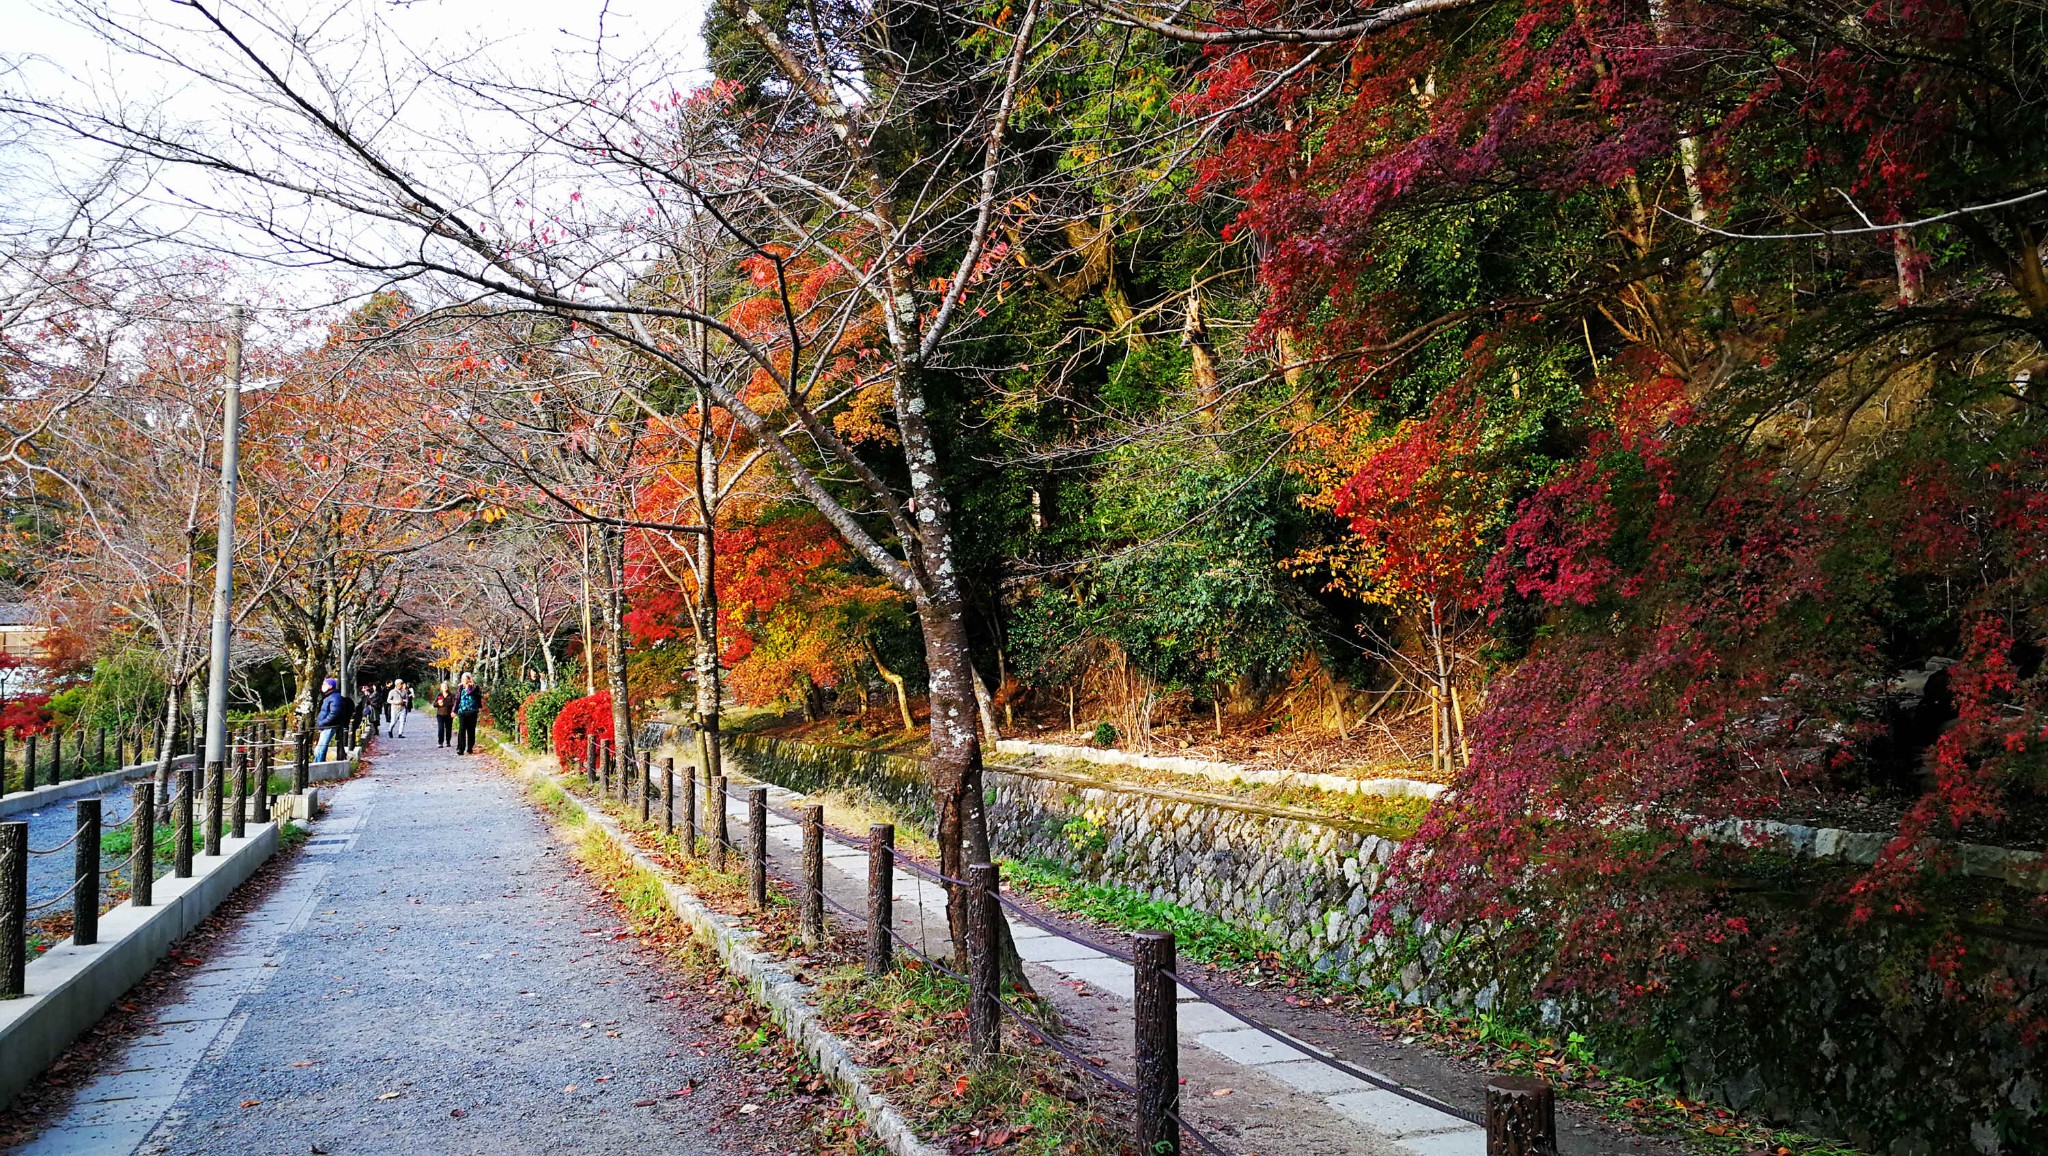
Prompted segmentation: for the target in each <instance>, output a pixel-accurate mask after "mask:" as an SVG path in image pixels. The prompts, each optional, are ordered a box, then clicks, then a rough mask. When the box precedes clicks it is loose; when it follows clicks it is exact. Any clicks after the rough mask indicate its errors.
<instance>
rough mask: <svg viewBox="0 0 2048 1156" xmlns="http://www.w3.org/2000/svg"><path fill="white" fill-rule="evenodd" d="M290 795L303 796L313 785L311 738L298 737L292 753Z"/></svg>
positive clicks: (303, 735) (306, 736)
mask: <svg viewBox="0 0 2048 1156" xmlns="http://www.w3.org/2000/svg"><path fill="white" fill-rule="evenodd" d="M292 759H293V762H292V794H294V795H303V794H305V793H306V791H307V789H308V788H310V787H311V786H312V785H313V736H312V735H309V734H301V735H299V736H298V743H297V747H296V749H294V750H293V751H292Z"/></svg>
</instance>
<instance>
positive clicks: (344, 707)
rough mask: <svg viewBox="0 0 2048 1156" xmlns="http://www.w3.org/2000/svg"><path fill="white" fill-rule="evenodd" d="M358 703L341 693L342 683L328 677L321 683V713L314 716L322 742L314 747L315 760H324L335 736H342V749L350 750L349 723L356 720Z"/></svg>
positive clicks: (314, 722)
mask: <svg viewBox="0 0 2048 1156" xmlns="http://www.w3.org/2000/svg"><path fill="white" fill-rule="evenodd" d="M355 716H356V704H355V703H352V702H350V701H349V698H348V696H347V695H345V694H343V693H341V684H340V683H338V682H336V681H335V680H333V679H331V678H330V679H328V680H327V681H326V682H323V683H321V684H320V713H318V714H316V715H314V716H313V725H314V726H316V727H318V728H320V742H319V744H318V745H317V746H315V747H314V748H313V761H314V762H316V763H318V762H324V761H326V759H327V748H328V746H329V745H330V744H332V743H333V742H334V739H335V736H336V735H340V736H341V749H342V751H343V752H344V753H346V752H347V750H348V725H349V723H351V722H353V721H355Z"/></svg>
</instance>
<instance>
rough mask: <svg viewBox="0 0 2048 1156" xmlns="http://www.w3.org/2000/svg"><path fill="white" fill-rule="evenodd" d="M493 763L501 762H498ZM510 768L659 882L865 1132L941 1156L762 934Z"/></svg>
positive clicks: (543, 779)
mask: <svg viewBox="0 0 2048 1156" xmlns="http://www.w3.org/2000/svg"><path fill="white" fill-rule="evenodd" d="M493 753H494V754H495V753H496V752H493ZM499 761H500V762H501V763H502V762H504V761H505V760H503V759H502V758H501V759H500V760H499ZM510 770H511V771H512V773H513V774H514V775H515V776H517V777H518V778H520V779H521V780H523V781H525V782H528V783H534V784H538V783H548V784H551V785H554V786H555V787H557V789H561V790H562V794H563V796H564V797H565V798H567V799H568V800H569V803H570V805H571V806H574V807H575V808H576V810H577V811H578V812H580V813H581V814H582V815H583V817H584V818H585V819H586V820H588V821H589V822H592V823H595V824H596V825H597V827H598V829H599V830H601V831H603V832H604V833H605V837H606V838H608V839H610V840H611V841H612V843H613V844H614V845H615V846H617V847H618V848H619V849H620V850H621V851H623V852H624V853H625V854H626V855H627V856H629V857H630V858H631V859H632V860H633V862H634V864H635V865H637V866H638V867H639V868H640V869H641V870H643V871H646V872H648V873H649V874H651V875H653V876H654V877H655V878H656V879H659V880H660V881H661V890H662V893H663V894H664V895H666V896H667V897H668V905H669V908H670V909H671V910H672V911H674V912H675V914H676V918H678V919H680V920H682V921H683V923H684V924H685V925H687V926H688V927H689V928H690V929H691V930H692V931H693V932H695V933H696V934H697V935H699V936H702V937H704V938H705V939H708V940H710V941H711V944H712V946H713V947H714V948H715V949H716V950H717V952H718V959H719V962H721V963H723V964H724V965H725V968H726V970H727V971H730V972H731V973H733V974H734V975H736V976H738V977H739V978H740V979H742V980H744V981H745V982H746V985H747V991H748V993H749V994H751V995H752V996H753V997H754V1000H755V1002H757V1003H759V1004H761V1005H762V1006H763V1007H766V1008H767V1009H768V1013H769V1015H770V1017H771V1018H773V1019H774V1020H775V1022H776V1024H777V1025H778V1026H780V1027H781V1028H782V1031H783V1034H785V1035H787V1036H788V1037H789V1039H790V1042H791V1043H793V1044H795V1045H796V1046H797V1048H798V1050H799V1051H802V1052H803V1053H804V1054H806V1055H808V1056H809V1057H810V1058H811V1059H812V1061H813V1062H815V1063H816V1064H817V1065H818V1070H819V1071H820V1072H822V1073H823V1074H824V1076H825V1078H826V1079H827V1080H829V1081H831V1083H832V1086H833V1087H835V1088H837V1089H839V1091H840V1093H841V1094H842V1095H844V1096H845V1097H846V1098H847V1099H849V1100H851V1101H853V1104H854V1106H855V1107H857V1108H859V1109H860V1110H861V1111H862V1112H865V1113H866V1114H867V1120H868V1128H869V1130H870V1131H872V1132H874V1134H875V1138H876V1139H878V1140H880V1141H881V1142H882V1144H883V1146H884V1147H886V1148H888V1149H889V1151H890V1152H892V1153H895V1156H944V1154H943V1153H941V1152H940V1151H939V1150H938V1149H937V1148H934V1147H932V1146H931V1145H929V1144H926V1143H925V1142H924V1141H922V1140H920V1139H918V1137H917V1133H916V1132H914V1131H912V1130H911V1127H910V1125H909V1123H908V1122H907V1121H905V1120H904V1119H903V1115H902V1113H900V1112H898V1111H897V1110H896V1106H895V1105H894V1104H891V1103H890V1102H889V1101H888V1100H887V1099H885V1098H884V1097H883V1096H882V1095H881V1094H880V1093H879V1092H877V1091H875V1090H874V1088H872V1087H870V1086H869V1084H868V1081H867V1069H865V1068H863V1067H861V1066H860V1064H859V1063H857V1062H855V1060H854V1058H853V1055H852V1053H850V1052H848V1051H847V1050H846V1043H845V1041H843V1040H841V1039H840V1038H839V1037H838V1036H837V1035H835V1034H834V1033H833V1032H832V1031H831V1030H830V1029H829V1028H827V1027H826V1026H825V1024H824V1019H823V1017H821V1016H820V1015H819V1014H818V1011H817V1009H816V1008H814V1007H812V1006H811V1005H810V1003H809V1002H808V1001H807V1000H806V999H805V998H804V997H805V996H807V995H809V994H810V992H811V990H812V989H811V987H810V986H809V985H808V984H803V983H799V982H797V980H796V977H795V976H793V975H791V974H790V972H789V970H788V969H786V968H785V967H783V966H782V964H781V963H780V962H779V961H777V960H775V959H774V958H773V957H771V956H769V955H768V954H767V953H765V952H762V951H759V950H757V949H756V948H755V947H754V944H755V943H757V942H758V941H759V940H760V938H761V933H760V932H758V931H750V930H748V929H747V928H746V927H745V925H743V924H742V923H741V922H740V921H739V920H737V919H734V918H732V917H731V916H727V915H722V914H720V913H718V912H716V911H713V910H711V909H710V908H709V907H706V906H705V905H704V904H703V903H702V902H701V901H700V900H698V898H697V896H696V894H695V893H694V892H692V891H691V890H690V889H689V888H687V887H684V886H683V885H681V884H679V883H676V882H674V881H672V880H670V879H669V878H668V877H667V875H665V874H664V873H663V872H662V870H661V868H660V866H659V865H657V864H656V863H655V862H654V861H653V860H652V859H650V858H648V857H647V856H646V855H645V854H644V853H642V852H641V850H640V849H639V848H638V847H636V846H634V844H633V841H632V840H631V839H630V838H628V837H627V836H626V832H625V830H624V829H623V828H621V827H620V826H619V824H618V823H617V822H616V821H615V820H613V819H612V817H611V816H609V815H606V814H604V813H603V812H602V811H597V810H593V809H592V808H589V807H586V806H584V805H583V800H581V799H579V798H577V797H576V796H575V795H574V794H572V793H570V792H569V791H568V790H566V789H563V788H562V787H561V783H560V777H558V776H555V775H549V774H547V773H545V772H542V771H536V770H532V769H529V768H526V767H518V766H514V767H511V768H510Z"/></svg>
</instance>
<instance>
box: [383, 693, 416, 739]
mask: <svg viewBox="0 0 2048 1156" xmlns="http://www.w3.org/2000/svg"><path fill="white" fill-rule="evenodd" d="M384 705H385V706H386V707H387V708H389V709H390V712H391V726H390V728H389V729H387V730H386V731H385V732H384V733H385V734H386V735H388V736H390V737H391V738H394V739H402V738H404V737H405V716H406V715H407V714H408V713H409V712H410V710H411V708H410V707H408V706H406V704H405V680H404V679H399V680H398V681H397V682H394V683H392V684H391V690H390V692H389V693H387V694H385V696H384Z"/></svg>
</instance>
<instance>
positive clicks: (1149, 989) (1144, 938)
mask: <svg viewBox="0 0 2048 1156" xmlns="http://www.w3.org/2000/svg"><path fill="white" fill-rule="evenodd" d="M1174 955H1175V951H1174V945H1173V933H1172V932H1171V931H1140V932H1138V933H1136V934H1135V935H1133V936H1131V957H1132V962H1133V963H1134V965H1135V966H1134V969H1133V983H1134V988H1135V995H1136V1006H1135V1008H1134V1011H1135V1013H1136V1016H1137V1024H1136V1041H1135V1042H1136V1045H1137V1047H1136V1053H1135V1054H1136V1057H1137V1074H1138V1112H1137V1134H1136V1140H1137V1146H1138V1151H1140V1152H1150V1153H1157V1154H1159V1156H1180V1123H1179V1122H1178V1120H1177V1119H1176V1116H1177V1115H1178V1113H1179V1112H1180V1024H1179V1019H1180V1011H1179V1008H1180V1005H1179V1004H1178V1003H1177V1002H1176V1000H1175V998H1174V996H1175V993H1174V982H1173V972H1174V969H1175V968H1176V966H1177V964H1176V963H1175V960H1174Z"/></svg>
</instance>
